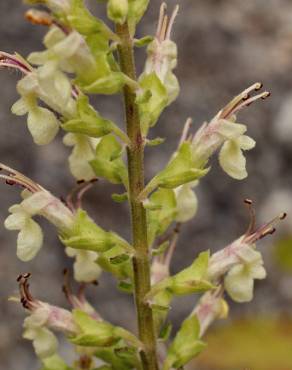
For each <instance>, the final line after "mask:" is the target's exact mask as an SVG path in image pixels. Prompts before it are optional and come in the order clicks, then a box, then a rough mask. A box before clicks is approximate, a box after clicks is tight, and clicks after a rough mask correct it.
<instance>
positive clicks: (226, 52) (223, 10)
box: [0, 0, 292, 370]
mask: <svg viewBox="0 0 292 370" xmlns="http://www.w3.org/2000/svg"><path fill="white" fill-rule="evenodd" d="M167 3H168V4H169V6H170V9H171V8H172V7H173V6H174V5H175V3H176V2H175V1H167ZM88 4H89V6H90V7H91V9H93V10H95V11H97V12H102V7H103V6H102V5H100V4H99V5H97V4H96V1H95V0H91V1H88ZM179 4H180V7H181V8H180V14H179V17H178V19H177V22H176V25H175V32H174V39H175V40H176V42H177V43H178V49H179V64H178V68H177V71H176V74H177V76H178V78H179V81H180V84H181V94H180V96H179V98H178V99H177V101H176V102H175V103H174V104H173V105H172V106H171V107H170V108H168V109H167V110H166V112H165V113H164V115H163V116H162V118H161V119H160V121H159V124H158V125H157V126H156V127H155V129H154V130H153V131H152V135H153V137H156V136H162V137H165V138H166V139H167V141H166V143H164V144H163V145H161V146H159V147H157V148H154V149H151V150H147V153H146V155H147V157H146V167H147V177H148V178H151V176H152V175H153V174H154V173H156V172H157V171H158V170H159V169H161V168H162V167H163V166H164V164H165V163H166V162H167V160H168V158H169V156H170V155H171V153H172V152H173V151H174V150H175V148H176V146H177V143H178V138H179V136H180V133H181V130H182V127H183V123H184V121H185V120H186V118H187V117H189V116H190V117H192V118H193V120H194V129H196V128H198V127H199V126H200V125H201V124H202V123H203V122H204V121H205V120H210V119H211V118H212V117H213V116H214V115H215V113H217V111H218V110H220V109H221V107H222V106H223V105H224V104H225V103H226V102H228V101H229V100H230V99H231V98H232V97H233V96H234V95H236V94H237V93H239V92H240V91H241V90H243V89H244V88H246V87H248V86H249V85H250V84H252V83H254V82H257V81H261V82H263V84H264V87H265V89H267V90H269V91H271V93H272V95H271V97H270V98H269V99H268V100H265V101H260V102H258V103H257V104H255V105H252V106H250V107H249V108H248V109H246V110H245V111H244V112H243V113H242V114H240V116H239V122H242V123H244V124H247V125H248V134H249V135H250V136H251V137H253V138H254V139H255V140H256V141H257V146H256V148H255V149H254V150H252V151H251V152H249V153H247V163H248V172H249V177H248V178H247V179H246V180H244V181H236V180H233V179H231V178H230V177H228V176H227V175H226V174H225V173H224V172H223V171H222V170H221V169H220V168H219V166H218V162H217V158H214V160H213V161H212V171H211V172H210V174H209V175H208V176H207V177H206V178H204V179H203V181H201V183H200V185H199V187H198V188H197V189H196V190H197V195H198V197H199V211H198V214H197V216H196V218H195V219H194V220H193V221H191V222H190V223H189V224H187V225H186V226H184V227H183V229H182V232H181V236H180V240H179V245H178V248H177V250H176V253H175V256H174V259H173V264H172V271H173V272H176V271H178V270H179V269H181V268H183V267H185V266H187V265H189V263H190V261H191V260H193V259H194V258H195V257H196V255H197V254H198V253H199V252H200V251H201V250H205V249H208V248H209V249H211V251H215V250H217V249H219V248H222V247H223V246H225V245H227V244H228V243H229V242H231V241H232V240H233V239H235V238H237V237H238V236H239V235H241V234H242V233H243V232H244V231H245V229H246V227H247V223H248V215H247V212H246V210H245V207H244V206H243V199H244V198H246V197H248V198H251V199H253V200H254V201H255V205H256V210H257V216H258V221H259V222H262V221H264V220H269V219H270V218H271V217H273V216H274V215H276V214H277V213H278V212H280V211H287V212H288V213H289V212H290V214H291V215H292V188H291V184H292V167H291V160H292V3H291V1H290V0H277V1H276V0H246V1H241V0H233V1H230V0H184V1H179ZM159 6H160V1H159V0H152V1H151V6H150V9H149V11H148V13H147V15H146V17H145V19H144V21H143V22H142V23H141V25H140V27H139V30H138V33H139V35H140V36H142V35H145V34H153V33H154V31H155V27H156V21H157V15H158V11H159ZM26 9H27V8H26V7H25V6H23V5H22V3H21V0H9V1H8V0H1V1H0V49H1V50H3V51H7V52H14V51H17V52H18V53H20V54H21V55H23V56H27V55H28V54H29V53H30V52H31V51H36V50H42V49H43V46H42V41H41V40H42V37H43V35H44V33H45V31H46V29H45V28H42V27H35V26H32V25H30V24H28V23H27V22H26V21H25V20H24V18H23V13H24V11H25V10H26ZM102 14H103V12H102ZM137 57H138V68H139V71H141V70H142V67H143V62H144V58H145V54H144V51H143V50H138V51H137ZM18 78H19V76H18V75H17V74H15V73H14V72H8V71H7V70H3V71H0V88H1V99H0V122H1V124H0V161H1V162H3V163H5V164H8V165H9V166H11V167H13V168H16V169H18V170H19V171H21V172H24V173H25V174H26V175H27V176H29V177H31V178H33V179H34V180H36V181H37V182H39V183H40V184H42V185H43V186H44V187H46V188H47V189H49V190H50V191H52V192H53V193H54V194H56V195H58V196H65V195H66V194H67V193H68V192H69V191H70V189H72V187H73V186H74V180H73V178H72V177H71V176H70V173H69V170H68V166H67V161H66V158H67V156H68V154H69V149H68V148H66V147H65V146H64V145H63V144H62V137H61V134H60V136H59V137H58V139H57V140H55V141H54V142H53V143H51V144H50V145H49V146H45V147H36V146H35V145H34V144H33V143H32V139H31V136H30V135H29V134H28V132H27V129H26V123H25V118H24V117H20V118H19V117H16V116H13V115H12V114H11V113H10V107H11V106H12V104H13V103H14V102H15V101H16V100H17V94H16V90H15V84H16V82H17V80H18ZM96 107H97V109H98V110H99V111H100V112H101V113H102V114H103V115H105V116H106V117H108V118H110V119H113V120H115V121H116V122H117V123H119V124H122V120H123V113H122V104H121V99H120V97H116V98H111V97H105V98H103V97H98V99H96ZM0 189H1V191H0V204H1V207H0V224H1V225H2V224H3V221H4V219H5V218H6V217H7V215H8V211H7V210H8V208H9V206H10V205H12V204H14V203H17V202H18V201H19V191H18V190H17V189H16V188H13V187H9V186H8V185H5V184H0ZM117 191H119V189H117V187H115V186H110V185H109V184H107V183H106V182H104V181H99V182H98V183H97V185H96V186H95V187H94V188H93V189H92V190H91V191H90V192H89V193H88V194H87V195H86V199H85V201H84V206H85V208H86V209H87V210H88V211H89V212H90V214H91V215H92V216H93V217H94V218H95V220H96V221H97V222H98V223H99V224H100V225H102V226H103V227H105V228H108V229H112V230H115V231H117V232H119V233H120V234H122V235H123V236H124V237H127V238H129V223H128V209H127V207H126V206H124V205H120V204H113V202H112V201H111V198H110V195H111V194H112V193H113V192H117ZM291 217H292V216H291ZM291 217H290V218H289V217H288V218H287V220H286V221H285V222H284V223H283V225H280V227H279V228H278V230H277V231H278V232H277V233H276V234H275V235H274V236H273V237H271V238H268V239H266V240H264V241H263V242H261V243H259V247H260V249H261V250H262V251H263V254H264V258H265V264H266V268H267V271H268V277H267V279H266V280H264V281H260V282H256V289H255V298H254V300H253V302H252V303H250V304H242V305H238V304H232V303H231V302H230V303H231V313H230V318H229V319H228V320H227V321H224V322H221V323H219V324H216V325H214V329H213V330H211V331H210V334H209V338H207V341H208V343H209V347H208V349H207V351H206V352H204V353H203V354H202V355H201V356H200V357H199V358H198V360H197V362H196V363H195V364H193V365H192V366H191V367H190V368H193V369H199V370H213V369H214V370H215V369H216V370H245V369H252V370H272V369H273V370H292V321H291V319H290V317H292V316H291V314H292V227H290V226H291V225H292V219H291ZM40 222H41V223H42V225H43V226H44V229H45V232H46V234H45V246H44V248H43V249H42V251H41V253H40V254H39V255H38V256H37V258H36V259H35V260H34V261H33V262H32V263H28V264H24V263H21V262H20V261H18V260H17V259H16V256H15V249H16V233H14V232H8V231H6V230H5V229H4V227H1V228H0V246H1V247H0V279H1V280H0V358H1V361H0V369H3V370H4V369H9V370H20V369H21V370H34V369H37V368H38V367H39V363H38V361H37V360H36V359H35V356H34V354H33V350H32V347H31V343H30V342H28V341H24V340H22V338H21V334H22V328H21V326H22V322H23V318H24V312H23V309H22V308H21V307H20V306H19V305H17V304H15V303H11V302H8V297H9V296H10V295H12V294H13V293H15V291H16V289H17V284H16V277H17V275H18V274H19V273H21V272H27V271H30V272H32V273H33V277H32V281H31V283H32V292H33V294H34V295H35V296H37V297H38V298H40V299H45V300H48V301H49V302H50V303H53V304H58V305H62V306H64V307H68V304H67V302H66V301H65V298H64V297H63V295H62V292H61V285H62V270H63V268H64V267H66V266H67V267H68V266H70V260H68V258H67V257H66V256H65V254H64V250H63V248H62V246H61V244H60V243H59V241H58V240H57V237H56V234H55V230H54V229H53V228H52V227H50V225H48V224H47V223H43V220H40ZM88 294H89V296H90V297H91V300H92V301H93V302H94V304H95V305H96V307H97V308H98V310H99V311H100V312H101V314H102V315H103V316H104V317H106V318H108V319H110V320H112V321H113V322H114V323H116V324H121V325H125V326H126V327H128V328H129V329H132V330H135V322H134V320H133V315H134V310H133V304H132V301H131V299H130V297H129V296H127V295H123V294H122V293H119V292H118V291H117V290H116V288H115V282H114V281H113V279H111V277H110V276H108V275H104V276H103V277H102V278H101V279H100V284H99V286H98V287H90V288H89V289H88ZM195 301H196V297H189V298H187V299H179V300H177V301H176V302H175V303H174V305H173V308H172V310H171V317H172V318H174V319H175V322H176V325H178V324H179V323H180V321H181V320H182V318H183V317H184V316H185V315H187V314H188V313H189V312H190V310H191V309H192V307H193V306H194V304H195ZM117 308H118V310H117ZM61 352H62V353H63V354H65V355H66V356H70V352H69V349H68V348H67V347H66V344H65V343H63V342H62V339H61Z"/></svg>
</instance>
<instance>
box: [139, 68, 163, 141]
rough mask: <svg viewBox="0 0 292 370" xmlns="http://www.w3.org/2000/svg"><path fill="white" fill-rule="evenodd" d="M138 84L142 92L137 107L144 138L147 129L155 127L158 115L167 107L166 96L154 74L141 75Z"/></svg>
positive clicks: (161, 84)
mask: <svg viewBox="0 0 292 370" xmlns="http://www.w3.org/2000/svg"><path fill="white" fill-rule="evenodd" d="M139 84H140V87H141V88H142V89H143V90H144V93H143V95H142V98H141V99H138V106H139V112H140V118H141V125H142V130H143V133H144V135H145V136H146V134H147V132H148V130H149V128H150V127H152V126H154V125H155V123H156V122H157V120H158V118H159V116H160V114H161V113H162V111H163V110H164V108H165V107H166V106H167V105H168V94H167V90H166V88H165V86H164V85H163V83H162V82H161V81H160V79H159V77H158V76H157V75H156V73H155V72H152V73H150V74H147V75H146V74H144V75H142V76H141V77H140V79H139ZM147 91H148V92H147ZM146 98H147V99H146ZM140 100H142V101H140Z"/></svg>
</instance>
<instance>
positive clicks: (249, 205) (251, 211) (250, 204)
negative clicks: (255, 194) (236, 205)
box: [244, 199, 255, 235]
mask: <svg viewBox="0 0 292 370" xmlns="http://www.w3.org/2000/svg"><path fill="white" fill-rule="evenodd" d="M244 203H245V204H246V206H247V209H248V211H249V225H248V228H247V230H246V232H245V235H250V234H252V233H253V232H254V229H255V209H254V207H253V201H252V200H251V199H245V200H244Z"/></svg>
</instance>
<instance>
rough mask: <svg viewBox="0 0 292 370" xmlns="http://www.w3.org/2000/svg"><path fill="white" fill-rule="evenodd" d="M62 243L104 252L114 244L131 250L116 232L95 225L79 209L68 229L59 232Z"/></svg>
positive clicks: (72, 246)
mask: <svg viewBox="0 0 292 370" xmlns="http://www.w3.org/2000/svg"><path fill="white" fill-rule="evenodd" d="M61 240H62V243H63V244H65V245H66V246H67V247H70V248H76V249H84V250H88V251H93V252H105V251H107V250H109V249H111V248H113V247H114V246H116V245H118V246H120V247H122V248H123V249H124V250H125V251H126V252H129V251H131V247H130V246H129V244H128V243H127V242H126V241H125V240H124V239H122V238H121V237H119V236H118V235H117V234H115V233H113V232H109V231H105V230H103V229H102V228H101V227H99V226H97V225H96V224H95V223H94V222H93V221H92V219H91V218H90V217H89V216H88V215H87V213H86V212H85V211H83V210H81V209H79V210H78V211H77V213H76V215H75V219H74V224H73V226H72V228H71V229H70V230H68V231H67V232H65V233H62V234H61Z"/></svg>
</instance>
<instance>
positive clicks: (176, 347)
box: [163, 315, 206, 370]
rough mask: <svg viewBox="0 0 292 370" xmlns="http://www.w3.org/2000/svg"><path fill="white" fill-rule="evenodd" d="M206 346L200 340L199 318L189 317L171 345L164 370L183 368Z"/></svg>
mask: <svg viewBox="0 0 292 370" xmlns="http://www.w3.org/2000/svg"><path fill="white" fill-rule="evenodd" d="M205 347H206V344H205V343H204V342H203V341H201V340H200V323H199V320H198V318H197V316H195V315H194V316H190V317H188V318H187V319H186V320H185V321H184V322H183V323H182V326H181V328H180V330H179V331H178V332H177V334H176V336H175V338H174V340H173V342H172V344H171V345H170V347H169V349H168V352H167V357H166V360H165V363H164V365H163V370H168V369H171V368H175V369H178V368H181V367H182V366H184V365H186V364H187V363H188V362H189V361H190V360H191V359H193V358H194V357H195V356H197V355H198V354H199V353H200V352H201V351H202V350H203V349H204V348H205Z"/></svg>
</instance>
